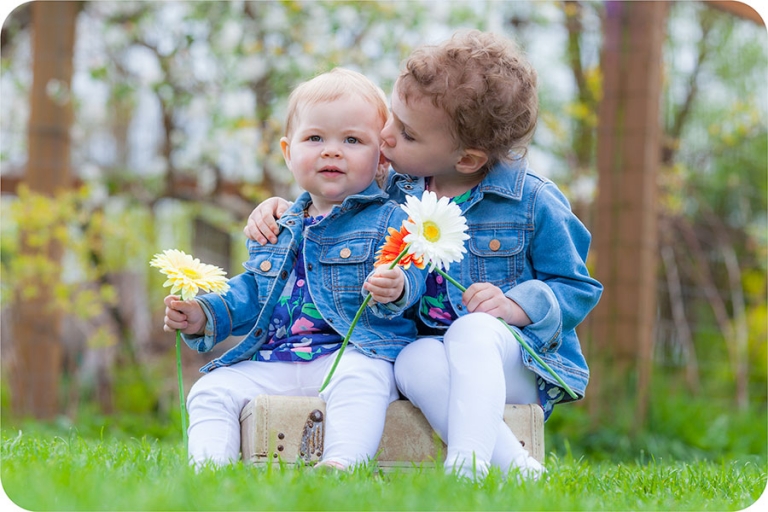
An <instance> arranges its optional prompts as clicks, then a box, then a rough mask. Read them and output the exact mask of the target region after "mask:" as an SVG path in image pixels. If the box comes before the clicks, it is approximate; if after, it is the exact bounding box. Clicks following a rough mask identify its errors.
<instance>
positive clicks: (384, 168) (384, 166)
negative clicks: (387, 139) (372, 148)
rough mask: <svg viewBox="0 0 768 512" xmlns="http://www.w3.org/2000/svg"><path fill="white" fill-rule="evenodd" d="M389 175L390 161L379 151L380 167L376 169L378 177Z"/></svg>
mask: <svg viewBox="0 0 768 512" xmlns="http://www.w3.org/2000/svg"><path fill="white" fill-rule="evenodd" d="M387 174H389V160H387V157H385V156H384V153H382V152H381V151H379V165H378V168H377V169H376V176H382V175H383V176H386V175H387Z"/></svg>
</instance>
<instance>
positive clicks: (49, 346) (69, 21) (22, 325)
mask: <svg viewBox="0 0 768 512" xmlns="http://www.w3.org/2000/svg"><path fill="white" fill-rule="evenodd" d="M31 9H32V32H33V34H32V37H33V39H32V45H33V46H32V51H33V63H32V73H33V78H32V91H31V96H30V116H29V158H28V160H27V168H26V175H25V181H26V183H27V185H28V186H29V188H30V189H31V190H32V191H33V192H37V193H42V194H46V195H50V196H52V195H53V194H54V193H55V192H56V191H57V190H60V189H64V188H67V187H68V186H69V183H70V162H69V158H70V137H69V130H70V127H71V125H72V102H71V99H70V82H71V78H72V54H73V50H74V46H75V22H76V19H77V13H78V11H79V9H80V2H32V4H31ZM22 229H23V226H22ZM24 238H25V237H24V235H23V234H22V250H23V251H28V250H30V249H29V248H26V247H24V242H23V240H24ZM48 251H49V255H50V257H51V258H52V260H53V261H57V260H58V258H59V257H60V252H61V250H60V248H58V247H55V246H51V247H49V248H48ZM43 284H50V283H43ZM41 288H42V290H43V293H42V294H41V295H40V296H38V297H35V298H34V299H31V300H19V301H18V302H17V309H16V314H15V319H14V350H13V353H14V354H13V355H14V357H13V366H12V372H11V373H12V376H11V383H12V392H11V408H12V410H13V412H14V414H16V415H19V416H33V417H35V418H39V419H47V418H52V417H53V416H55V415H56V414H57V413H58V404H59V400H58V389H59V379H60V376H61V352H62V351H61V342H60V339H59V338H60V324H61V321H60V320H61V319H60V315H59V314H58V313H56V311H55V308H54V307H52V304H53V298H52V293H51V292H50V286H41ZM46 290H47V291H46Z"/></svg>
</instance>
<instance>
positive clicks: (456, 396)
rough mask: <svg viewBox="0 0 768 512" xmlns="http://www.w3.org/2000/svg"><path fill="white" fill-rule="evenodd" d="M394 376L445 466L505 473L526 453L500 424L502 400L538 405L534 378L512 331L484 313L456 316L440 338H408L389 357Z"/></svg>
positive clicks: (462, 469) (501, 421) (482, 471)
mask: <svg viewBox="0 0 768 512" xmlns="http://www.w3.org/2000/svg"><path fill="white" fill-rule="evenodd" d="M395 378H396V380H397V385H398V387H399V388H400V391H401V392H402V393H403V394H404V395H405V396H406V397H408V399H409V400H411V402H412V403H413V404H414V405H415V406H416V407H418V408H419V409H421V411H422V412H423V413H424V416H425V417H426V418H427V420H428V421H429V423H430V425H432V428H434V429H435V431H436V432H437V433H438V435H439V436H440V438H441V439H443V441H444V442H445V443H446V445H447V447H448V451H447V454H446V458H445V462H446V471H457V472H459V473H461V474H470V473H473V472H474V471H477V474H480V475H483V474H485V473H487V471H488V467H489V466H490V465H494V466H498V467H499V468H500V469H501V470H502V471H507V470H509V469H510V468H511V467H515V459H517V458H518V457H520V456H522V454H523V453H524V452H525V450H524V448H523V447H522V446H521V445H520V442H519V441H518V439H517V437H516V436H515V434H514V433H512V431H511V430H510V429H509V428H508V427H507V425H506V424H505V423H504V406H505V404H507V403H516V404H529V403H538V392H537V389H536V376H535V374H534V373H533V372H532V371H530V370H528V369H527V368H526V367H525V366H524V365H523V363H522V353H521V347H520V345H519V344H518V342H517V341H516V340H515V339H514V337H513V335H512V333H510V332H509V330H508V329H507V328H506V327H505V326H504V324H502V323H501V322H500V321H499V320H497V319H496V318H494V317H492V316H491V315H488V314H486V313H472V314H469V315H466V316H463V317H460V318H458V319H457V320H456V321H455V322H454V323H453V324H452V325H451V327H450V328H449V329H448V331H447V332H446V334H445V337H444V342H442V343H441V342H440V341H439V340H437V339H434V338H420V339H418V340H416V341H414V342H413V343H410V344H409V345H407V346H406V347H405V349H403V351H402V352H400V355H398V357H397V360H396V361H395Z"/></svg>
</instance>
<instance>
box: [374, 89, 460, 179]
mask: <svg viewBox="0 0 768 512" xmlns="http://www.w3.org/2000/svg"><path fill="white" fill-rule="evenodd" d="M391 111H392V115H391V116H390V118H389V120H388V121H387V124H386V125H385V126H384V129H383V130H382V131H381V138H382V146H381V151H382V153H383V154H384V156H385V157H386V158H387V159H388V160H389V161H390V162H391V164H392V168H393V169H394V170H395V171H397V172H399V173H401V174H410V175H412V176H443V175H446V174H455V173H456V172H457V171H456V163H457V162H458V161H459V160H460V159H461V155H462V152H461V151H460V149H459V148H458V147H457V144H456V141H455V139H454V137H453V135H452V134H451V131H450V126H451V124H452V121H451V119H450V118H449V117H448V114H446V113H445V111H444V110H442V109H441V108H438V107H436V106H435V105H433V104H432V102H430V101H429V100H428V99H426V98H423V97H416V96H415V95H412V96H411V97H410V98H409V101H408V103H405V102H404V101H403V99H402V98H401V97H400V94H399V93H398V89H397V84H395V87H394V89H393V91H392V100H391Z"/></svg>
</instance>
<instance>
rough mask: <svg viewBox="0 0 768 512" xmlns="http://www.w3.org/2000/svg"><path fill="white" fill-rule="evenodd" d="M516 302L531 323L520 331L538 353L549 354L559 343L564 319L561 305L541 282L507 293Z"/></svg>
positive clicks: (529, 282) (517, 287)
mask: <svg viewBox="0 0 768 512" xmlns="http://www.w3.org/2000/svg"><path fill="white" fill-rule="evenodd" d="M506 296H507V297H508V298H510V299H512V300H513V301H515V302H516V303H517V304H518V305H519V306H520V307H521V308H522V310H523V311H525V314H526V315H528V318H530V319H531V324H530V325H528V326H526V327H525V328H523V329H522V332H523V334H524V335H525V336H526V337H527V338H529V339H530V340H531V341H532V342H533V343H534V345H535V346H536V348H537V350H538V351H539V352H552V351H555V350H557V348H559V345H560V343H561V342H562V337H561V333H562V328H563V320H562V315H561V312H560V304H559V303H558V302H557V297H556V296H555V293H554V292H553V291H552V289H551V288H550V287H549V286H547V285H546V283H544V282H543V281H539V280H536V279H532V280H530V281H525V282H523V283H520V284H519V285H517V286H515V287H514V288H512V289H511V290H509V291H508V292H507V293H506Z"/></svg>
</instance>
